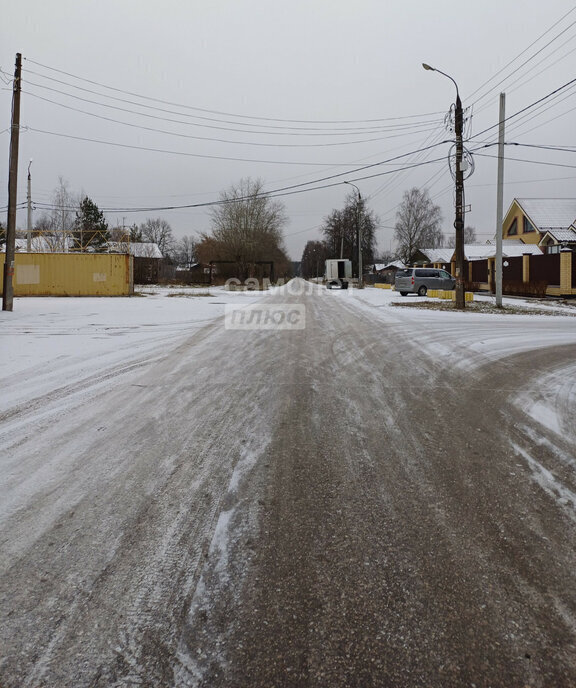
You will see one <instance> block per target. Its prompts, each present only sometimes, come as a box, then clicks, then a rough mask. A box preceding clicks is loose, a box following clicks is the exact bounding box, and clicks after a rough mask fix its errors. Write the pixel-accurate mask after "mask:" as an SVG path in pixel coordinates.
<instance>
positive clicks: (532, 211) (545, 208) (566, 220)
mask: <svg viewBox="0 0 576 688" xmlns="http://www.w3.org/2000/svg"><path fill="white" fill-rule="evenodd" d="M514 200H515V201H516V202H517V203H518V205H519V206H520V207H521V208H522V210H523V211H524V212H525V213H526V215H527V216H528V218H529V219H530V221H531V222H532V224H533V225H534V226H535V227H537V228H538V229H539V230H540V231H541V232H543V231H546V230H548V229H552V228H556V229H559V228H568V227H570V225H572V224H573V223H574V222H575V221H576V198H515V199H514Z"/></svg>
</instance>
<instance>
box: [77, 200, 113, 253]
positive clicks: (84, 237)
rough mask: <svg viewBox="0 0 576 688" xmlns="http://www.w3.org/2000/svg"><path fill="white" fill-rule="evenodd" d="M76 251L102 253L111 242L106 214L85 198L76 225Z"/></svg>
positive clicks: (78, 212)
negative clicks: (109, 241)
mask: <svg viewBox="0 0 576 688" xmlns="http://www.w3.org/2000/svg"><path fill="white" fill-rule="evenodd" d="M73 234H74V249H75V250H76V251H95V252H102V251H104V250H105V249H106V244H107V242H108V240H109V232H108V223H107V222H106V220H105V219H104V213H103V212H102V211H101V210H99V209H98V206H97V205H96V204H95V203H94V202H93V201H92V200H90V199H89V198H88V196H85V197H84V199H83V200H82V201H81V202H80V209H79V210H78V211H77V212H76V221H75V223H74V233H73Z"/></svg>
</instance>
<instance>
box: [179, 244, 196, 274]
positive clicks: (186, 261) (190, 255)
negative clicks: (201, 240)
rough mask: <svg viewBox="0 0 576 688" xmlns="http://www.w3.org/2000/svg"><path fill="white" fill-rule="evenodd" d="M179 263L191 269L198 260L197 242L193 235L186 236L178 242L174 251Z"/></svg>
mask: <svg viewBox="0 0 576 688" xmlns="http://www.w3.org/2000/svg"><path fill="white" fill-rule="evenodd" d="M174 254H175V258H176V262H177V263H178V265H181V266H182V267H185V268H187V269H190V267H191V266H192V265H194V263H195V262H196V242H195V240H194V239H193V238H192V237H191V236H184V237H182V238H181V239H180V240H179V241H178V242H177V243H176V249H175V251H174Z"/></svg>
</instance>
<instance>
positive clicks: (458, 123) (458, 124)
mask: <svg viewBox="0 0 576 688" xmlns="http://www.w3.org/2000/svg"><path fill="white" fill-rule="evenodd" d="M422 67H424V69H427V70H428V71H430V72H438V74H442V76H445V77H446V78H447V79H450V81H451V82H452V83H453V84H454V86H455V87H456V111H455V113H454V115H455V122H454V124H455V127H454V131H455V134H456V217H455V220H454V229H455V230H456V308H464V307H465V305H466V300H465V298H464V169H463V166H462V158H463V154H464V144H463V142H462V130H463V128H464V126H463V125H464V115H463V111H462V101H461V100H460V93H459V92H458V84H457V83H456V82H455V81H454V79H453V78H452V77H451V76H450V74H446V72H442V71H440V70H439V69H435V68H434V67H431V66H430V65H427V64H425V63H422Z"/></svg>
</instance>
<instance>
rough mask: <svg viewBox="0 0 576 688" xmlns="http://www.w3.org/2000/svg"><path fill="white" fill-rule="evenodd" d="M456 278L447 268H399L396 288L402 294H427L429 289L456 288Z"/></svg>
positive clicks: (395, 283) (395, 282)
mask: <svg viewBox="0 0 576 688" xmlns="http://www.w3.org/2000/svg"><path fill="white" fill-rule="evenodd" d="M455 284H456V280H455V279H454V277H452V275H451V274H450V273H449V272H446V270H440V269H438V268H406V269H405V270H398V272H397V273H396V277H395V280H394V289H396V291H399V292H400V294H402V296H406V295H407V294H418V296H426V293H427V292H428V289H454V286H455Z"/></svg>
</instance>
